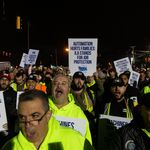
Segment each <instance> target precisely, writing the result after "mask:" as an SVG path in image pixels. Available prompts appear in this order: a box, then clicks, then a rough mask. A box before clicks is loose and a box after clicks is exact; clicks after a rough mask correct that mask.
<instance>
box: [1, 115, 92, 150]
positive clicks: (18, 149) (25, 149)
mask: <svg viewBox="0 0 150 150" xmlns="http://www.w3.org/2000/svg"><path fill="white" fill-rule="evenodd" d="M85 141H86V140H85V138H84V137H83V136H81V135H80V134H79V133H78V132H76V131H75V130H72V129H70V128H65V127H61V126H60V125H59V123H58V121H56V120H55V119H54V118H53V117H51V118H50V121H49V130H48V133H47V135H46V137H45V139H44V141H43V142H42V143H41V145H40V147H39V149H38V150H55V149H57V150H70V149H71V150H84V149H85V150H86V149H87V148H86V146H89V150H90V149H92V146H91V145H90V144H89V143H87V142H85ZM85 144H86V145H85ZM1 150H36V148H35V146H34V144H33V143H31V142H29V141H28V140H27V139H26V138H25V137H24V136H23V134H22V132H21V131H20V132H19V134H18V135H17V136H15V137H14V138H12V139H11V140H10V141H8V142H7V143H6V144H5V145H4V146H3V147H2V149H1Z"/></svg>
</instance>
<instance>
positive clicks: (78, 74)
mask: <svg viewBox="0 0 150 150" xmlns="http://www.w3.org/2000/svg"><path fill="white" fill-rule="evenodd" d="M74 78H80V79H81V80H85V79H86V77H85V75H84V73H83V72H81V71H77V72H75V73H74V75H73V79H74Z"/></svg>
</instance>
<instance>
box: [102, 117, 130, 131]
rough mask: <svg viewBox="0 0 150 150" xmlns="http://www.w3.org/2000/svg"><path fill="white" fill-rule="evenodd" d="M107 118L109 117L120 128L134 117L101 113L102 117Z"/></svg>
mask: <svg viewBox="0 0 150 150" xmlns="http://www.w3.org/2000/svg"><path fill="white" fill-rule="evenodd" d="M102 118H105V119H109V120H110V121H111V122H112V123H113V124H114V126H115V127H116V128H117V129H119V128H120V127H122V126H124V125H126V124H128V123H130V122H131V120H132V119H130V118H124V117H117V116H110V115H102V114H101V115H100V119H102Z"/></svg>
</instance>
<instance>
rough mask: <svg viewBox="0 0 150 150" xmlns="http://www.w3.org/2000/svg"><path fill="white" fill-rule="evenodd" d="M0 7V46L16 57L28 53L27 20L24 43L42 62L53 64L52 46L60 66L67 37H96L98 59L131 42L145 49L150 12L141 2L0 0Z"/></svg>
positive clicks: (115, 54)
mask: <svg viewBox="0 0 150 150" xmlns="http://www.w3.org/2000/svg"><path fill="white" fill-rule="evenodd" d="M3 1H4V2H5V7H4V8H5V9H3V7H2V4H3ZM0 6H1V9H0V10H1V12H0V17H1V20H0V21H1V22H0V33H1V34H0V40H1V44H0V48H1V49H2V50H8V51H12V54H13V55H14V57H16V59H17V60H18V62H20V59H21V58H20V57H21V56H22V53H23V52H26V53H27V52H28V49H27V47H28V46H27V22H28V21H29V24H30V28H29V29H30V30H29V31H30V32H29V33H30V48H34V49H39V50H40V56H39V58H38V59H39V61H40V60H41V61H42V62H43V63H48V64H49V63H55V56H54V55H55V50H56V49H57V51H58V61H59V62H58V64H59V65H61V64H62V65H66V63H67V54H66V52H65V50H64V49H65V48H66V47H67V42H68V38H98V55H99V56H101V59H104V58H108V59H118V58H119V57H124V56H125V55H127V54H128V52H129V50H130V46H133V45H135V46H136V48H135V49H137V50H138V49H139V50H141V49H144V50H145V49H148V48H149V44H150V11H149V5H148V4H146V3H137V2H136V3H131V2H130V3H129V2H120V3H118V2H114V1H113V2H108V1H107V2H105V3H104V2H101V1H100V2H98V1H96V0H92V1H85V0H80V1H79V0H76V1H71V0H70V1H58V0H55V1H44V0H43V1H42V0H41V1H38V0H36V1H35V0H24V1H23V0H12V1H11V0H1V4H0ZM2 10H5V13H4V12H3V11H2ZM17 15H20V16H21V18H22V30H20V31H17V30H16V29H15V21H16V20H15V18H16V16H17ZM48 56H49V57H48Z"/></svg>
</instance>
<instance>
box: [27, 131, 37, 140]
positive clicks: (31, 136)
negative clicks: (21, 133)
mask: <svg viewBox="0 0 150 150" xmlns="http://www.w3.org/2000/svg"><path fill="white" fill-rule="evenodd" d="M35 135H36V134H35V132H34V131H26V136H27V139H28V140H29V141H33V140H34V138H35V137H36V136H35Z"/></svg>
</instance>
